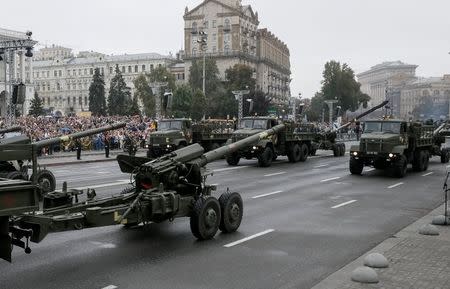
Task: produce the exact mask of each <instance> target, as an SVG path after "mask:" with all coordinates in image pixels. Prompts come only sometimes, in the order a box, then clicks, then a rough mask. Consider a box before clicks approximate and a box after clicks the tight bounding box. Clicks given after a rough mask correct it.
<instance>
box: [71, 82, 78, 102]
mask: <svg viewBox="0 0 450 289" xmlns="http://www.w3.org/2000/svg"><path fill="white" fill-rule="evenodd" d="M72 89H73V90H76V89H77V86H76V84H75V83H74V84H72ZM74 102H75V101H74Z"/></svg>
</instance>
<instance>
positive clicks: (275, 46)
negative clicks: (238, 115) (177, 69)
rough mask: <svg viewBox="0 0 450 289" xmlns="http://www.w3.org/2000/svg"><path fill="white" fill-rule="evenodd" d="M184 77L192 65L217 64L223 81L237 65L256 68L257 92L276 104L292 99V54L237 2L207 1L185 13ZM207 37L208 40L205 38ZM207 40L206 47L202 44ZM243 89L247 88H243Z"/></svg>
mask: <svg viewBox="0 0 450 289" xmlns="http://www.w3.org/2000/svg"><path fill="white" fill-rule="evenodd" d="M184 23H185V25H184V46H185V53H184V61H185V77H186V79H188V78H189V69H190V67H191V66H192V61H194V60H201V59H202V58H203V57H208V58H213V59H215V60H216V63H217V67H218V69H219V74H220V78H221V79H222V80H225V79H226V76H225V71H226V70H227V69H228V68H230V67H233V66H234V65H236V64H244V65H248V66H250V67H252V68H253V71H254V77H255V79H256V85H257V86H256V88H257V89H259V90H262V91H264V92H266V93H267V94H268V95H269V96H271V97H272V98H273V102H274V103H275V104H284V103H287V101H288V100H289V98H290V88H289V84H290V74H291V71H290V68H291V67H290V54H289V49H288V47H287V45H286V44H285V43H283V42H282V41H281V40H279V39H278V38H277V37H276V36H275V35H273V34H272V33H270V32H269V31H268V30H267V29H259V28H258V26H259V18H258V13H257V12H254V11H253V9H252V7H251V6H250V5H242V4H241V1H240V0H238V1H236V0H205V1H203V2H202V3H201V4H200V5H198V6H197V7H195V8H193V9H192V10H189V9H188V8H187V7H186V9H185V13H184ZM203 33H206V36H205V34H203ZM203 39H205V40H206V42H205V43H201V42H202V40H203ZM243 89H244V88H243Z"/></svg>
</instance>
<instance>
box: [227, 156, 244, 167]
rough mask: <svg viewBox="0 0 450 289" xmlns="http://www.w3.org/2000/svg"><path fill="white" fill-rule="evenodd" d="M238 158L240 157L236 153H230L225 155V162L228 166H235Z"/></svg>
mask: <svg viewBox="0 0 450 289" xmlns="http://www.w3.org/2000/svg"><path fill="white" fill-rule="evenodd" d="M240 159H241V157H240V156H239V154H238V153H231V154H229V155H227V156H226V160H227V163H228V164H229V165H230V166H237V165H238V164H239V160H240Z"/></svg>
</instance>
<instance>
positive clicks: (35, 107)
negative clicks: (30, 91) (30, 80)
mask: <svg viewBox="0 0 450 289" xmlns="http://www.w3.org/2000/svg"><path fill="white" fill-rule="evenodd" d="M28 114H30V115H33V116H40V115H43V114H44V104H43V103H42V99H41V98H40V97H39V95H38V93H37V91H35V92H34V98H33V99H32V100H31V106H30V111H29V112H28Z"/></svg>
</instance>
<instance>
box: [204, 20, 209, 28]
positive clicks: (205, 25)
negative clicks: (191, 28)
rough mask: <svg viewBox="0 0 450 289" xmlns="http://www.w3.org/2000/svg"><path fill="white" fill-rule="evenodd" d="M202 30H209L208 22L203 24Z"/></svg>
mask: <svg viewBox="0 0 450 289" xmlns="http://www.w3.org/2000/svg"><path fill="white" fill-rule="evenodd" d="M203 28H205V29H208V28H209V22H208V21H205V22H203Z"/></svg>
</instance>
